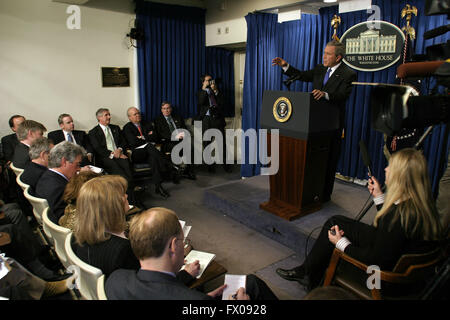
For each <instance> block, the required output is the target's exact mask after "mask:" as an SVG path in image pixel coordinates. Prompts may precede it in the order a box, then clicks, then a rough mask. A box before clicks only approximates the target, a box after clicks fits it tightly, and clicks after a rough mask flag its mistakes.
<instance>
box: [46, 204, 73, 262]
mask: <svg viewBox="0 0 450 320" xmlns="http://www.w3.org/2000/svg"><path fill="white" fill-rule="evenodd" d="M48 210H49V208H45V209H44V212H43V214H42V221H43V227H44V232H45V233H46V234H47V236H49V237H50V238H51V239H52V242H53V245H54V248H55V252H56V255H57V256H58V258H59V260H60V261H61V263H62V265H63V266H64V267H65V268H67V267H69V265H70V264H69V261H68V260H67V255H66V249H65V244H66V238H67V236H68V235H69V233H71V232H72V231H71V230H70V229H67V228H64V227H61V226H59V225H57V224H55V223H53V222H52V221H50V219H49V218H48Z"/></svg>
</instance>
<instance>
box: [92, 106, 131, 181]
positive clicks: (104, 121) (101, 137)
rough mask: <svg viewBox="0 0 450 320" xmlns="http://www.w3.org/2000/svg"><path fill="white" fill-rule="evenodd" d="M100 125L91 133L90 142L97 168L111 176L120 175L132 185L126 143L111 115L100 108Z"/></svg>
mask: <svg viewBox="0 0 450 320" xmlns="http://www.w3.org/2000/svg"><path fill="white" fill-rule="evenodd" d="M95 115H96V117H97V121H98V125H96V126H95V127H94V128H92V129H91V130H90V131H89V134H88V136H89V142H90V144H91V146H92V150H93V152H94V155H95V161H96V166H100V167H102V168H104V169H105V170H106V172H108V173H109V174H118V175H120V176H122V177H124V178H125V179H127V181H128V185H130V184H131V181H132V177H133V174H132V172H131V168H130V162H129V160H128V157H127V156H126V155H125V151H126V147H125V146H126V142H125V139H124V137H123V135H122V131H121V130H120V127H119V126H116V125H114V124H111V113H110V112H109V110H108V109H107V108H100V109H98V110H97V112H96V113H95Z"/></svg>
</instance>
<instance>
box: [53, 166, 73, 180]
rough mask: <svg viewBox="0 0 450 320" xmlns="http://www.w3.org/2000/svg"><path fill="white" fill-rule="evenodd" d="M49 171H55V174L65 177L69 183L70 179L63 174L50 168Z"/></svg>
mask: <svg viewBox="0 0 450 320" xmlns="http://www.w3.org/2000/svg"><path fill="white" fill-rule="evenodd" d="M48 170H50V171H53V172H54V173H57V174H59V175H60V176H61V177H63V178H64V179H66V180H67V181H69V179H67V177H66V176H65V175H63V174H62V173H61V172H59V171H56V170H55V169H53V168H49V169H48Z"/></svg>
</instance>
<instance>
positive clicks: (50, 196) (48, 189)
mask: <svg viewBox="0 0 450 320" xmlns="http://www.w3.org/2000/svg"><path fill="white" fill-rule="evenodd" d="M85 155H86V151H85V150H84V149H83V148H82V147H80V146H78V145H76V144H73V143H72V142H68V141H64V142H61V143H58V144H57V145H56V146H54V147H53V148H52V149H51V150H50V154H49V157H48V167H49V170H47V171H45V172H44V173H43V174H42V176H41V178H40V179H39V181H38V183H37V185H36V190H35V191H36V192H35V196H36V197H38V198H42V199H46V200H47V202H48V205H49V207H50V210H49V214H48V217H49V219H50V220H51V221H53V222H54V223H56V224H58V220H59V218H60V217H61V216H62V215H63V214H64V209H65V207H66V203H65V202H64V200H63V193H64V189H65V188H66V185H67V183H68V182H69V180H70V179H71V178H72V177H73V176H74V175H75V174H76V173H77V172H78V171H79V170H80V163H81V160H82V158H83V157H84V156H85ZM84 168H85V169H83V170H89V168H88V167H84Z"/></svg>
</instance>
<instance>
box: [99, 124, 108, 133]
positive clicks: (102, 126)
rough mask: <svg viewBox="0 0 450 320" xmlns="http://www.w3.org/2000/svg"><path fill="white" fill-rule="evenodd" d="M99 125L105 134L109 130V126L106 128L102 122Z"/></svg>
mask: <svg viewBox="0 0 450 320" xmlns="http://www.w3.org/2000/svg"><path fill="white" fill-rule="evenodd" d="M98 125H99V126H100V128H102V130H103V132H105V130H106V129H107V128H108V126H104V125H102V124H101V123H100V122H99V123H98Z"/></svg>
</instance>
